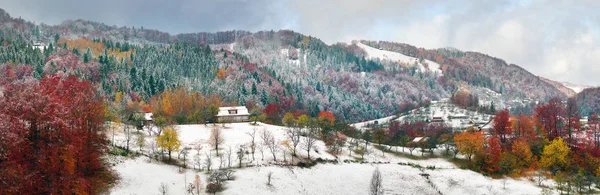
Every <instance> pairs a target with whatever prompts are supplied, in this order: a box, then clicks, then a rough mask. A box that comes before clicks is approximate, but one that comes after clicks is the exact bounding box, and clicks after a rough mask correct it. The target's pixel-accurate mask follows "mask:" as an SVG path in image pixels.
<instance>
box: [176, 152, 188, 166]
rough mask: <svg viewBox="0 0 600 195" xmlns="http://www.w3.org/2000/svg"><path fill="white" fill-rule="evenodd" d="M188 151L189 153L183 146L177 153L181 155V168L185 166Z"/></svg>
mask: <svg viewBox="0 0 600 195" xmlns="http://www.w3.org/2000/svg"><path fill="white" fill-rule="evenodd" d="M188 153H189V151H188V148H183V150H181V152H180V153H179V155H182V156H183V168H187V155H188ZM178 159H179V158H178Z"/></svg>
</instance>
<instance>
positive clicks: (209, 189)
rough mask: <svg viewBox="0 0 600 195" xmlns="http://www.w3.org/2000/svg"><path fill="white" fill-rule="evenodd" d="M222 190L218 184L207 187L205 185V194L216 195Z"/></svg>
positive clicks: (210, 184)
mask: <svg viewBox="0 0 600 195" xmlns="http://www.w3.org/2000/svg"><path fill="white" fill-rule="evenodd" d="M222 190H223V186H222V185H221V184H218V183H208V185H206V192H207V193H211V194H216V193H217V192H220V191H222Z"/></svg>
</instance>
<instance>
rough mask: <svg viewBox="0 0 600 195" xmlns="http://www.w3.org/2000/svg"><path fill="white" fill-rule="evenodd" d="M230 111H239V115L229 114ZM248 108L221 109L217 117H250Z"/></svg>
mask: <svg viewBox="0 0 600 195" xmlns="http://www.w3.org/2000/svg"><path fill="white" fill-rule="evenodd" d="M230 110H237V114H229V111H230ZM248 115H250V114H249V113H248V108H246V106H232V107H219V113H218V114H217V116H248Z"/></svg>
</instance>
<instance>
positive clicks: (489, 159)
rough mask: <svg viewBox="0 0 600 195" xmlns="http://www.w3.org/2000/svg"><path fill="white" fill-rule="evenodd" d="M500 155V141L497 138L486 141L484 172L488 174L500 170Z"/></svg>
mask: <svg viewBox="0 0 600 195" xmlns="http://www.w3.org/2000/svg"><path fill="white" fill-rule="evenodd" d="M501 153H502V147H501V146H500V140H499V139H498V138H497V137H491V138H490V139H488V147H487V148H485V159H484V160H485V165H484V167H483V169H484V171H486V172H488V173H494V172H496V171H498V170H500V166H498V163H499V162H500V160H501V156H500V154H501Z"/></svg>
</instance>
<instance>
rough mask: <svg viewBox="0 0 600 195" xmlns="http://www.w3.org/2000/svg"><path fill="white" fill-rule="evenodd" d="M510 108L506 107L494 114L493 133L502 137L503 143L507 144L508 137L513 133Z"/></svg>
mask: <svg viewBox="0 0 600 195" xmlns="http://www.w3.org/2000/svg"><path fill="white" fill-rule="evenodd" d="M509 119H510V117H509V114H508V110H507V109H504V110H502V111H500V112H498V113H496V115H495V116H494V123H493V125H492V126H493V129H494V130H493V133H494V135H495V136H498V138H500V141H502V144H506V142H507V139H508V137H509V136H510V135H511V134H512V129H511V128H512V125H511V124H510V120H509Z"/></svg>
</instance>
